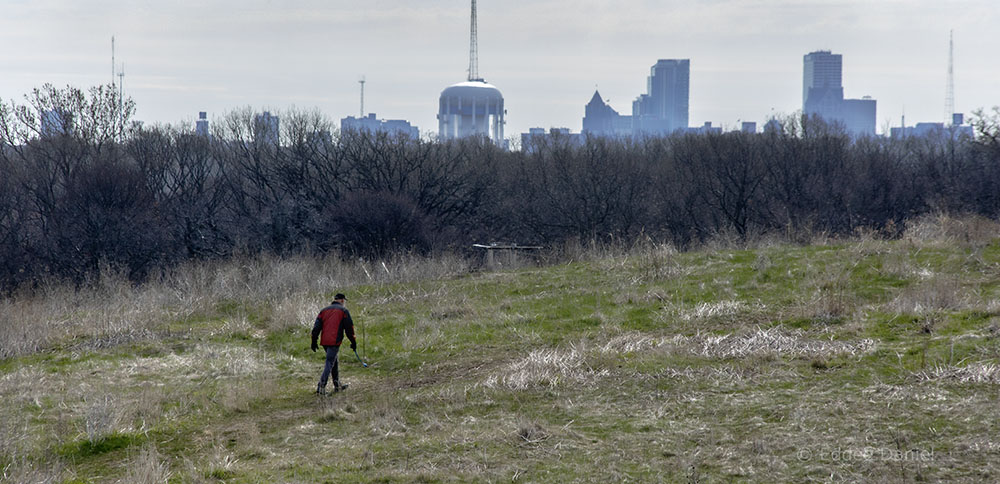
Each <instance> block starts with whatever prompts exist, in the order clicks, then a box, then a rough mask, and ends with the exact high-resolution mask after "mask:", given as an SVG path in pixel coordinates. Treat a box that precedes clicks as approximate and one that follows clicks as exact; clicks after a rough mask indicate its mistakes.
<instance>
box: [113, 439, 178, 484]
mask: <svg viewBox="0 0 1000 484" xmlns="http://www.w3.org/2000/svg"><path fill="white" fill-rule="evenodd" d="M170 476H171V472H170V465H169V463H167V462H166V461H164V460H163V457H162V456H161V455H160V453H159V452H157V450H156V447H155V446H153V445H147V446H145V447H143V448H142V450H141V451H139V454H138V455H136V456H134V457H133V458H132V459H131V460H130V461H129V463H128V468H127V470H126V472H125V477H123V478H122V479H121V480H119V482H121V483H122V484H126V483H127V484H163V483H166V482H167V481H169V480H170Z"/></svg>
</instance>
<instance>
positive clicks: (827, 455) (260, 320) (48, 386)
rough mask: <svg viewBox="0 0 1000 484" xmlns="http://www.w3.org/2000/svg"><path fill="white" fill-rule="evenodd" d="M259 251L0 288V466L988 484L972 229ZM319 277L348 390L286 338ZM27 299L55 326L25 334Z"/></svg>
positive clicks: (994, 445)
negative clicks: (365, 256)
mask: <svg viewBox="0 0 1000 484" xmlns="http://www.w3.org/2000/svg"><path fill="white" fill-rule="evenodd" d="M269 264H270V265H267V264H265V267H258V268H256V269H254V268H253V267H249V268H248V267H247V266H243V267H242V268H239V267H238V268H235V269H232V268H231V269H227V270H232V271H236V272H237V273H239V274H236V275H231V276H232V277H230V278H229V279H226V278H225V277H224V275H223V274H222V273H223V272H225V271H224V270H222V269H220V268H204V269H203V272H201V273H200V274H201V276H199V277H194V276H190V275H189V276H188V279H185V281H187V282H186V283H177V282H176V281H175V282H173V283H171V284H164V285H162V286H160V287H159V288H158V289H157V290H156V291H155V293H153V292H150V291H149V290H143V289H141V288H140V289H128V288H121V287H117V288H116V286H113V285H111V287H110V288H105V289H104V292H103V293H102V294H105V295H106V296H107V299H106V300H102V301H97V302H93V301H91V302H87V301H83V300H80V299H73V298H74V297H76V298H80V297H81V296H72V295H67V296H65V299H67V300H65V301H64V304H65V305H54V306H52V307H49V308H48V309H44V310H43V309H38V304H35V305H34V306H32V305H30V304H28V303H23V302H13V301H8V302H6V303H5V304H6V305H5V306H4V311H5V313H6V314H7V316H6V318H7V319H6V320H5V321H4V324H5V325H6V328H7V329H5V330H4V331H5V333H4V334H3V338H4V342H5V344H6V345H7V346H8V348H15V347H17V348H21V350H19V351H13V350H8V352H9V354H10V355H11V356H10V357H8V358H7V359H5V360H2V361H0V417H2V422H3V423H2V424H0V468H2V469H3V473H4V479H5V480H6V481H9V482H31V481H38V482H46V481H47V480H48V482H114V481H116V480H121V481H123V482H163V480H165V479H169V481H170V482H220V481H223V482H397V481H400V482H412V481H419V482H437V481H444V482H452V481H462V482H500V481H504V482H509V481H515V482H522V481H523V482H573V481H593V482H620V481H635V482H651V481H652V482H656V481H667V482H715V481H720V480H721V481H729V480H733V481H741V482H743V481H753V482H776V481H795V482H806V481H828V480H834V481H855V482H856V481H890V482H892V481H897V482H912V481H918V480H931V481H935V480H947V481H968V482H977V481H989V480H996V479H998V478H1000V438H998V437H997V436H998V435H1000V429H998V424H997V422H1000V408H998V406H997V405H996V402H997V399H998V397H1000V392H998V389H1000V367H998V362H1000V339H998V334H1000V297H998V296H1000V244H998V243H996V242H990V243H981V244H976V243H967V244H955V243H952V242H950V241H949V243H934V242H912V241H900V242H882V241H874V240H860V241H856V242H851V243H845V244H842V245H823V246H812V247H791V246H776V247H766V248H761V249H756V250H721V251H699V252H691V253H676V252H674V251H672V250H670V249H668V248H658V247H651V248H644V249H642V250H637V251H634V252H633V253H629V254H623V255H616V256H607V257H592V258H589V259H587V260H583V261H579V262H574V263H569V264H564V265H560V266H555V267H546V268H522V269H518V270H510V271H501V272H468V271H466V270H465V269H464V268H463V267H459V268H458V269H457V270H439V271H436V272H435V271H433V270H427V268H426V267H424V268H412V267H411V268H410V269H409V270H411V271H415V274H416V275H412V274H411V275H410V276H408V277H393V278H389V277H385V275H386V274H393V273H395V272H397V271H400V270H403V269H402V268H399V267H396V266H385V267H379V268H378V271H376V270H375V269H374V268H371V267H365V266H352V268H351V270H352V271H354V272H352V274H353V276H352V277H354V278H353V279H351V278H350V277H346V276H344V277H341V278H340V279H336V278H328V279H323V278H322V277H321V276H319V275H317V273H316V272H308V271H299V272H296V271H291V270H287V267H288V264H292V265H295V267H301V264H304V262H302V261H298V262H296V261H291V262H288V261H285V262H280V261H270V262H269ZM283 264H284V265H283ZM296 264H299V265H296ZM339 269H340V270H346V269H345V268H344V267H339ZM362 269H363V272H362ZM383 269H384V270H383ZM330 270H335V269H330ZM241 271H242V272H241ZM318 272H319V273H322V272H323V270H322V269H320V270H318ZM420 273H424V274H425V275H426V278H421V276H420V275H419V274H420ZM296 274H298V275H296ZM379 274H382V276H380V275H379ZM438 275H439V276H438ZM295 277H301V278H304V279H305V280H306V281H305V282H302V281H299V282H294V281H293V282H289V281H290V280H293V279H295ZM192 281H194V282H192ZM241 281H242V282H241ZM248 281H249V282H248ZM252 281H256V282H252ZM365 281H370V282H365ZM241 288H242V289H241ZM247 288H251V289H252V290H249V289H247ZM209 289H211V290H209ZM337 291H344V292H347V293H348V297H349V301H348V304H349V307H350V308H351V310H352V312H353V313H354V315H355V319H356V320H357V321H358V323H359V336H361V335H362V334H363V335H364V348H363V350H364V351H363V353H364V354H365V356H366V357H367V359H368V360H369V361H370V367H369V368H367V369H365V368H362V367H361V366H360V364H358V362H357V361H356V360H355V359H354V357H353V354H351V353H350V352H349V351H345V352H343V353H342V355H341V374H342V378H343V380H344V381H346V382H349V383H350V384H351V389H350V390H349V391H347V392H344V393H340V394H335V395H331V396H329V397H325V398H323V397H317V396H314V395H313V394H312V391H313V389H314V388H315V384H316V380H317V378H318V375H319V371H320V369H321V366H322V357H321V356H320V353H312V352H310V351H309V349H308V346H309V336H308V332H309V329H310V327H311V320H312V317H314V313H315V312H316V311H318V309H320V308H321V307H322V306H323V305H324V304H325V303H326V302H328V299H329V298H330V297H331V295H332V293H333V292H337ZM50 297H51V298H53V299H56V300H58V299H60V298H61V297H60V296H59V295H58V294H56V295H53V296H50ZM74 301H75V303H74ZM49 304H55V303H49ZM31 308H33V309H31ZM33 311H34V312H33ZM45 311H48V313H46V312H45ZM62 311H67V312H66V313H62ZM46 314H48V316H45V315H46ZM54 314H61V315H60V316H53V315H54ZM36 316H38V317H42V316H45V317H51V318H55V320H49V321H46V322H44V323H42V322H39V323H38V324H43V325H45V326H47V327H48V329H47V330H46V331H47V332H45V333H42V334H40V335H38V334H35V333H33V331H38V330H37V328H36V329H31V328H34V327H35V324H34V321H29V319H31V318H33V317H36ZM53 328H54V329H53ZM33 338H34V339H33ZM31 342H35V343H36V344H34V345H32V344H31Z"/></svg>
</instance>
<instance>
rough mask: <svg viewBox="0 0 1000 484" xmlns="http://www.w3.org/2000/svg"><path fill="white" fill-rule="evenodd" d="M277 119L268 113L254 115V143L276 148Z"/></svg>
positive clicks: (277, 138)
mask: <svg viewBox="0 0 1000 484" xmlns="http://www.w3.org/2000/svg"><path fill="white" fill-rule="evenodd" d="M278 127H279V119H278V117H277V116H273V115H272V114H271V112H270V111H264V112H263V113H261V114H255V115H254V117H253V138H254V140H255V141H258V142H261V143H266V144H270V145H274V146H278V140H279V134H280V131H279V130H278Z"/></svg>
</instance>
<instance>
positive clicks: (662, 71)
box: [632, 59, 691, 134]
mask: <svg viewBox="0 0 1000 484" xmlns="http://www.w3.org/2000/svg"><path fill="white" fill-rule="evenodd" d="M690 83H691V60H690V59H660V60H659V61H658V62H657V63H656V64H654V65H653V67H652V68H650V73H649V79H648V81H647V93H646V94H643V95H640V96H639V97H638V98H637V99H636V100H635V101H634V102H633V103H632V122H633V125H634V127H635V131H636V133H637V134H639V133H647V134H670V133H673V132H674V131H677V130H679V129H685V128H687V127H688V107H689V105H688V98H689V95H690Z"/></svg>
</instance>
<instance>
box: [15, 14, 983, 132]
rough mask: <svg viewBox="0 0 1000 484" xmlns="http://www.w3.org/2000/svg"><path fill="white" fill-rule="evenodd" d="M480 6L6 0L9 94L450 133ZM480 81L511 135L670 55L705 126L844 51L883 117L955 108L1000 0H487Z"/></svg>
mask: <svg viewBox="0 0 1000 484" xmlns="http://www.w3.org/2000/svg"><path fill="white" fill-rule="evenodd" d="M469 3H470V2H469V1H468V0H302V1H295V2H291V1H287V2H283V1H272V0H240V1H233V0H171V1H163V0H161V1H147V0H132V1H124V0H0V66H3V67H2V76H0V98H3V99H5V100H10V99H11V98H16V99H20V98H21V96H23V94H25V93H27V92H28V91H30V90H31V89H32V88H33V87H36V86H40V85H42V84H43V83H46V82H51V83H53V84H55V85H57V86H64V85H66V84H72V85H76V86H80V87H86V86H91V85H96V84H100V83H108V82H110V81H111V46H110V42H111V40H110V39H111V35H112V34H114V35H115V37H116V43H117V60H118V61H119V62H124V63H125V74H126V76H125V91H126V93H127V94H128V95H130V96H132V98H134V99H135V101H136V103H137V104H138V112H137V118H138V119H141V120H143V121H145V122H147V123H151V122H161V123H176V122H178V121H182V120H193V119H194V118H195V117H196V116H197V112H198V111H209V113H210V114H209V117H210V118H211V117H212V116H218V115H221V114H223V113H225V112H226V111H228V110H231V109H233V108H236V107H242V106H247V105H250V106H253V107H255V108H258V109H264V108H270V109H283V108H287V107H291V106H295V107H297V108H314V107H315V108H318V109H320V110H321V111H322V112H324V113H326V114H327V115H329V116H330V117H331V118H334V119H336V120H339V119H340V118H341V117H344V116H348V115H357V114H358V110H359V92H358V88H359V86H358V83H357V81H358V79H359V78H360V77H361V76H362V75H364V76H366V78H367V80H368V82H367V84H366V89H365V90H366V96H365V97H366V99H365V108H366V111H369V112H375V113H377V114H378V116H379V117H380V118H393V119H398V118H403V119H408V120H410V121H411V122H413V123H414V124H416V125H417V126H418V127H419V128H420V130H421V132H427V131H436V130H437V121H436V119H435V115H436V110H437V100H438V96H439V95H440V92H441V90H442V89H444V88H445V87H447V86H448V85H450V84H453V83H455V82H460V81H463V80H465V77H466V69H467V68H468V48H469V18H468V17H469ZM478 4H479V34H480V35H479V45H480V52H479V58H480V66H479V70H480V74H481V75H482V77H484V78H485V79H486V80H487V81H488V82H490V83H492V84H494V85H496V86H497V87H498V88H500V90H501V91H502V92H503V94H504V98H505V100H506V107H507V111H508V115H507V121H508V124H507V129H506V133H507V135H508V136H511V135H516V134H518V133H521V132H524V131H526V130H527V128H529V127H536V126H540V127H546V128H548V127H552V126H558V127H568V128H571V129H572V130H573V131H574V132H576V131H579V130H580V128H581V119H582V117H583V107H584V105H585V104H586V103H587V101H589V100H590V97H591V96H592V95H593V92H594V88H595V86H596V87H598V88H599V89H600V92H601V94H602V96H603V97H604V98H605V99H609V100H610V102H611V105H612V106H613V107H614V108H615V109H617V110H618V111H619V112H621V113H623V114H630V113H631V102H632V100H633V99H634V98H635V97H636V96H638V95H639V94H640V93H643V92H645V86H646V76H648V74H649V67H650V66H651V65H652V64H654V63H655V62H656V60H657V59H661V58H689V59H691V116H690V118H691V124H692V125H700V124H702V123H703V122H705V121H712V122H713V123H715V124H716V125H720V124H721V125H723V126H728V127H733V126H735V125H736V124H737V122H738V121H741V120H743V121H758V122H763V121H765V120H766V119H767V118H768V117H769V116H770V115H771V113H778V114H787V113H792V112H794V111H796V110H798V109H800V108H801V104H802V56H803V55H804V54H806V53H808V52H810V51H813V50H818V49H828V50H833V51H834V52H835V53H840V54H843V56H844V88H845V94H846V95H847V96H848V97H852V98H856V97H861V96H864V95H870V96H872V97H874V98H875V99H877V100H878V126H879V128H878V129H879V131H880V132H881V131H882V129H883V126H884V125H886V124H887V123H890V122H891V123H892V125H894V126H895V125H898V124H899V118H900V115H901V114H902V112H903V110H904V109H905V111H906V119H907V122H908V124H911V123H913V122H916V121H938V120H941V119H942V118H943V116H944V114H943V113H944V97H945V81H946V68H947V62H948V31H949V29H954V30H955V43H956V47H955V94H956V96H955V97H956V109H957V110H958V111H965V112H971V111H972V110H974V109H976V108H980V107H992V106H994V105H997V104H1000V55H998V54H997V50H998V48H1000V29H998V27H997V26H998V25H1000V4H998V3H997V1H996V0H961V1H959V0H798V1H792V0H683V1H680V0H625V1H598V0H576V1H569V0H532V1H527V0H506V1H497V0H480V1H479V2H478Z"/></svg>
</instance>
